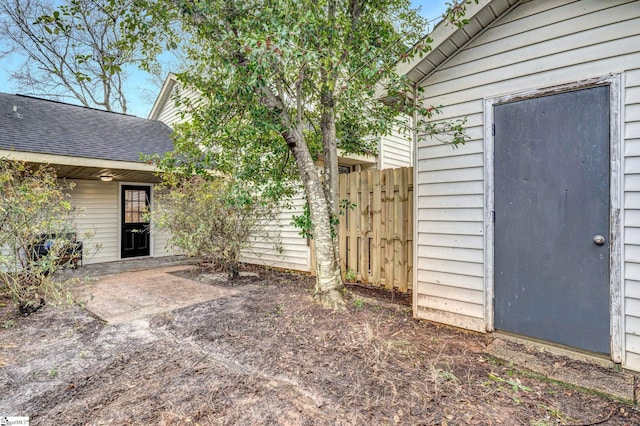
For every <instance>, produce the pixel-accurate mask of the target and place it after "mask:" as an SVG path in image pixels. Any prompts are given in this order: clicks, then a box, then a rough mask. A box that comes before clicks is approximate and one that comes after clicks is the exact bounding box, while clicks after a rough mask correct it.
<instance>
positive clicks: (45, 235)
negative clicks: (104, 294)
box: [0, 158, 81, 315]
mask: <svg viewBox="0 0 640 426" xmlns="http://www.w3.org/2000/svg"><path fill="white" fill-rule="evenodd" d="M72 188H73V184H72V183H66V182H60V181H59V180H58V179H57V176H56V173H55V171H54V170H53V169H52V168H51V167H49V166H44V165H43V166H40V167H39V168H37V169H36V168H31V167H28V166H27V164H25V163H23V162H18V161H12V160H8V159H4V158H0V291H1V292H4V293H6V294H7V295H8V296H9V297H10V298H11V299H12V300H13V302H14V303H15V304H16V307H17V309H18V310H19V312H20V313H21V314H23V315H29V314H30V313H32V312H35V311H37V310H38V309H39V308H41V307H42V306H43V305H44V304H45V301H46V300H48V299H55V300H59V299H60V298H61V297H63V296H64V295H65V294H66V293H65V292H64V290H63V288H62V283H61V282H56V281H54V280H53V278H52V275H53V273H54V272H55V271H56V270H57V269H58V268H60V267H61V266H64V265H65V264H67V263H70V262H73V261H74V260H75V259H74V257H76V256H79V255H81V253H77V251H76V249H77V248H79V245H78V244H77V243H76V242H75V237H74V236H75V233H74V229H73V219H74V209H73V207H72V205H71V202H70V201H69V197H70V195H69V193H68V191H69V190H70V189H72Z"/></svg>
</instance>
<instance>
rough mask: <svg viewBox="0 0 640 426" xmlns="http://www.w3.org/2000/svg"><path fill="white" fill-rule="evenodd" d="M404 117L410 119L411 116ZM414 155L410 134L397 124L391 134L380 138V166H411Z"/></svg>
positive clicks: (390, 167) (391, 167)
mask: <svg viewBox="0 0 640 426" xmlns="http://www.w3.org/2000/svg"><path fill="white" fill-rule="evenodd" d="M403 119H404V120H405V121H409V117H404V118H403ZM412 155H413V143H412V141H411V138H410V137H409V134H408V133H407V134H405V133H404V132H402V131H401V130H400V128H399V127H397V126H396V127H394V128H393V130H392V131H391V133H390V134H389V135H387V136H383V137H382V138H381V139H380V147H379V153H378V157H379V160H378V168H379V169H381V170H383V169H394V168H396V167H410V166H411V165H412V163H413V158H412Z"/></svg>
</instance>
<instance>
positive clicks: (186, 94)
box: [154, 81, 199, 126]
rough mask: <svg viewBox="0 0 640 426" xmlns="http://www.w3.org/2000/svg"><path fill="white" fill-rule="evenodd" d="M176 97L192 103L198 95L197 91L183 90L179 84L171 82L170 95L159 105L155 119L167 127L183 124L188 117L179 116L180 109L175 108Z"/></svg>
mask: <svg viewBox="0 0 640 426" xmlns="http://www.w3.org/2000/svg"><path fill="white" fill-rule="evenodd" d="M176 97H177V98H178V99H189V100H190V101H192V102H193V101H196V100H197V99H198V98H199V94H198V92H197V91H195V90H193V89H188V88H184V87H182V86H181V85H180V83H178V82H176V81H173V85H172V89H171V94H170V95H169V98H168V99H167V101H166V102H165V103H164V104H162V105H160V109H159V111H158V113H157V118H156V119H157V120H158V121H162V122H163V123H165V124H166V125H168V126H174V125H175V124H178V123H183V122H185V121H187V120H188V117H182V116H181V113H180V109H179V108H178V107H177V106H176ZM154 118H155V117H154Z"/></svg>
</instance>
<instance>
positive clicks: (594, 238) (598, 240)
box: [593, 235, 604, 246]
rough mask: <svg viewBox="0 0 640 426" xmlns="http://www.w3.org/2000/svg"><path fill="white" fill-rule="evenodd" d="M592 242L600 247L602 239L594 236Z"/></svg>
mask: <svg viewBox="0 0 640 426" xmlns="http://www.w3.org/2000/svg"><path fill="white" fill-rule="evenodd" d="M593 242H594V243H596V244H597V245H599V246H601V245H603V244H604V237H603V236H602V235H594V237H593Z"/></svg>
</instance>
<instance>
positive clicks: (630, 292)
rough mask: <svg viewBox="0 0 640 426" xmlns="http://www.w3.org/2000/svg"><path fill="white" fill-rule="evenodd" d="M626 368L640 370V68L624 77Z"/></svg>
mask: <svg viewBox="0 0 640 426" xmlns="http://www.w3.org/2000/svg"><path fill="white" fill-rule="evenodd" d="M625 95H626V96H625V100H626V102H625V103H626V105H625V109H624V114H623V119H624V131H623V136H624V139H625V144H624V155H625V159H624V176H625V180H624V230H625V233H624V244H625V246H624V265H625V269H624V271H625V282H624V288H625V302H624V307H623V309H624V312H625V324H624V327H625V350H626V354H625V355H626V356H625V364H626V365H627V366H628V367H629V368H632V369H634V370H640V67H638V68H636V69H634V70H629V71H628V72H627V73H626V75H625Z"/></svg>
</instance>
